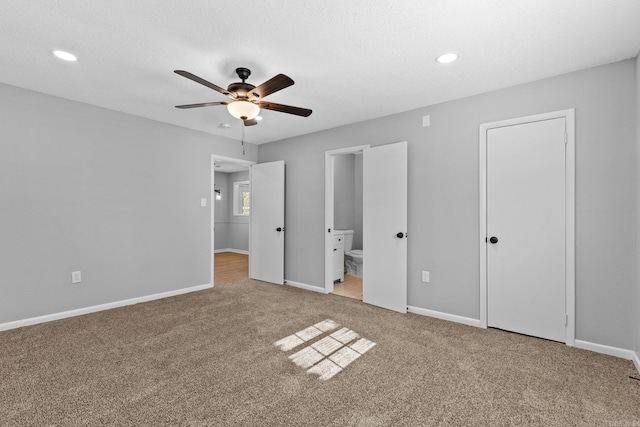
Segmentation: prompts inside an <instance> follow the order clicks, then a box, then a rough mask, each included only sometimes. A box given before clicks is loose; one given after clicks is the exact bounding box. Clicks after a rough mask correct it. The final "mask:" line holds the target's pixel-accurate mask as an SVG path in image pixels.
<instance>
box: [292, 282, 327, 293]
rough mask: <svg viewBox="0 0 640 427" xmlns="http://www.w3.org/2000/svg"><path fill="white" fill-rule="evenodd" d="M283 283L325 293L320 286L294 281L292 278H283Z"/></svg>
mask: <svg viewBox="0 0 640 427" xmlns="http://www.w3.org/2000/svg"><path fill="white" fill-rule="evenodd" d="M284 283H285V285H289V286H293V287H295V288H300V289H305V290H307V291H313V292H320V293H322V294H324V293H326V292H325V291H324V288H323V287H320V286H311V285H307V284H305V283H300V282H294V281H293V280H285V281H284Z"/></svg>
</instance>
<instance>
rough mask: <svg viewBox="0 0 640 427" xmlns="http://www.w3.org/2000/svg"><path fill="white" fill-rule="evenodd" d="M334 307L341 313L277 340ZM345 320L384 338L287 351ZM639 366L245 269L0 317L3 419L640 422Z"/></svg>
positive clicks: (33, 422) (363, 333) (366, 334)
mask: <svg viewBox="0 0 640 427" xmlns="http://www.w3.org/2000/svg"><path fill="white" fill-rule="evenodd" d="M327 319H330V320H332V321H333V322H335V323H336V324H339V325H340V326H339V327H337V328H336V329H333V330H328V331H321V334H320V335H317V336H315V337H311V338H310V336H309V334H307V333H306V332H305V333H302V334H299V335H301V336H304V335H305V334H307V335H306V336H305V339H307V341H306V342H304V343H302V344H300V345H298V346H296V347H295V348H293V349H290V350H283V349H281V348H279V347H276V346H275V345H274V343H276V342H278V341H281V340H282V339H284V338H287V337H291V335H292V334H294V333H296V332H300V331H304V330H307V332H309V330H310V329H307V328H308V327H310V326H311V325H314V324H320V323H319V322H323V321H325V320H327ZM325 325H326V323H325ZM343 327H346V328H348V329H349V330H350V331H354V333H357V334H358V335H359V336H360V337H361V338H366V339H367V340H370V341H371V342H373V343H375V344H376V345H375V346H373V347H371V348H370V349H369V350H368V351H366V352H363V353H362V354H361V355H359V357H358V358H357V359H355V360H354V361H353V362H352V363H351V364H349V365H348V366H346V367H345V368H344V369H343V370H342V371H341V372H338V373H337V374H335V376H333V377H331V378H329V379H326V380H322V379H321V377H320V376H319V374H315V373H309V372H307V371H308V370H309V369H307V368H303V367H301V366H298V365H297V364H296V363H294V361H293V360H291V359H290V358H289V356H291V355H293V354H296V353H298V352H299V351H300V350H301V349H304V348H307V347H310V346H313V345H314V344H315V345H316V348H320V347H321V346H320V345H318V343H319V342H320V340H323V339H326V338H327V336H328V335H329V334H334V336H336V337H337V336H338V335H335V332H336V331H339V330H341V328H343ZM343 331H344V330H343ZM354 333H352V335H353V334H354ZM311 335H313V334H311ZM342 335H343V336H344V334H342ZM345 341H348V339H347V340H345ZM355 342H357V341H356V340H354V341H351V344H349V345H351V346H352V347H353V346H354V344H353V343H355ZM292 345H293V344H292ZM340 345H342V344H340ZM344 347H346V345H345V346H344ZM344 347H343V348H344ZM348 351H349V352H351V351H352V350H351V349H349V350H348ZM350 354H352V353H350ZM353 354H355V353H353ZM321 357H324V356H321ZM329 357H331V356H329ZM329 357H325V358H324V359H323V362H318V363H329V362H326V360H327V359H328V358H329ZM629 375H637V373H636V372H635V369H634V368H633V365H632V363H631V362H629V361H626V360H621V359H617V358H614V357H610V356H605V355H601V354H596V353H592V352H589V351H585V350H579V349H575V348H569V347H567V346H565V345H563V344H559V343H554V342H549V341H545V340H540V339H535V338H530V337H525V336H521V335H517V334H511V333H507V332H503V331H499V330H492V329H489V330H483V329H479V328H474V327H468V326H464V325H459V324H456V323H450V322H446V321H441V320H437V319H431V318H427V317H423V316H418V315H413V314H405V315H402V314H397V313H394V312H391V311H387V310H383V309H379V308H375V307H372V306H369V305H366V304H363V303H361V302H359V301H356V300H352V299H349V298H341V297H338V296H333V295H322V294H318V293H314V292H308V291H303V290H299V289H295V288H291V287H287V286H277V285H271V284H266V283H261V282H256V281H250V280H245V281H242V282H237V283H232V284H228V285H220V286H216V288H215V289H212V290H207V291H202V292H196V293H192V294H187V295H182V296H177V297H173V298H168V299H164V300H159V301H153V302H149V303H144V304H139V305H135V306H129V307H123V308H119V309H114V310H110V311H105V312H100V313H94V314H89V315H85V316H80V317H75V318H70V319H64V320H60V321H56V322H51V323H47V324H41V325H36V326H30V327H26V328H21V329H16V330H11V331H6V332H0V425H3V426H5V425H6V426H18V425H29V426H40V425H92V426H93V425H130V426H141V425H152V426H157V425H193V426H204V425H211V426H245V425H246V426H304V425H309V426H323V425H332V426H378V425H384V426H405V425H406V426H418V425H452V426H455V425H480V426H484V425H492V426H494V425H495V426H500V425H514V426H515V425H517V426H520V425H544V426H549V425H557V426H569V425H604V426H614V425H624V426H632V425H640V382H639V381H635V380H632V379H629ZM634 422H635V424H634Z"/></svg>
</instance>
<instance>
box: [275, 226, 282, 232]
mask: <svg viewBox="0 0 640 427" xmlns="http://www.w3.org/2000/svg"><path fill="white" fill-rule="evenodd" d="M276 231H277V232H278V233H279V232H281V231H284V228H282V227H278V228H276Z"/></svg>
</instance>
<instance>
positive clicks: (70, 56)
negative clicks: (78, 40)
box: [51, 50, 78, 62]
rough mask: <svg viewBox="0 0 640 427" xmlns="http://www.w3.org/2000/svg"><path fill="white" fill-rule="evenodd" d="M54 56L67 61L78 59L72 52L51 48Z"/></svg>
mask: <svg viewBox="0 0 640 427" xmlns="http://www.w3.org/2000/svg"><path fill="white" fill-rule="evenodd" d="M51 53H53V54H54V55H55V56H56V57H58V58H60V59H63V60H65V61H69V62H75V61H77V60H78V57H77V56H75V55H74V54H73V53H69V52H65V51H64V50H53V51H51Z"/></svg>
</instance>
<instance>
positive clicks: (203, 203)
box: [200, 199, 207, 208]
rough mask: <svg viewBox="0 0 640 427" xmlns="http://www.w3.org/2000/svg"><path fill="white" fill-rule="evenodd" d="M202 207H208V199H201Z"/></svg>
mask: <svg viewBox="0 0 640 427" xmlns="http://www.w3.org/2000/svg"><path fill="white" fill-rule="evenodd" d="M200 207H202V208H206V207H207V199H200Z"/></svg>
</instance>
